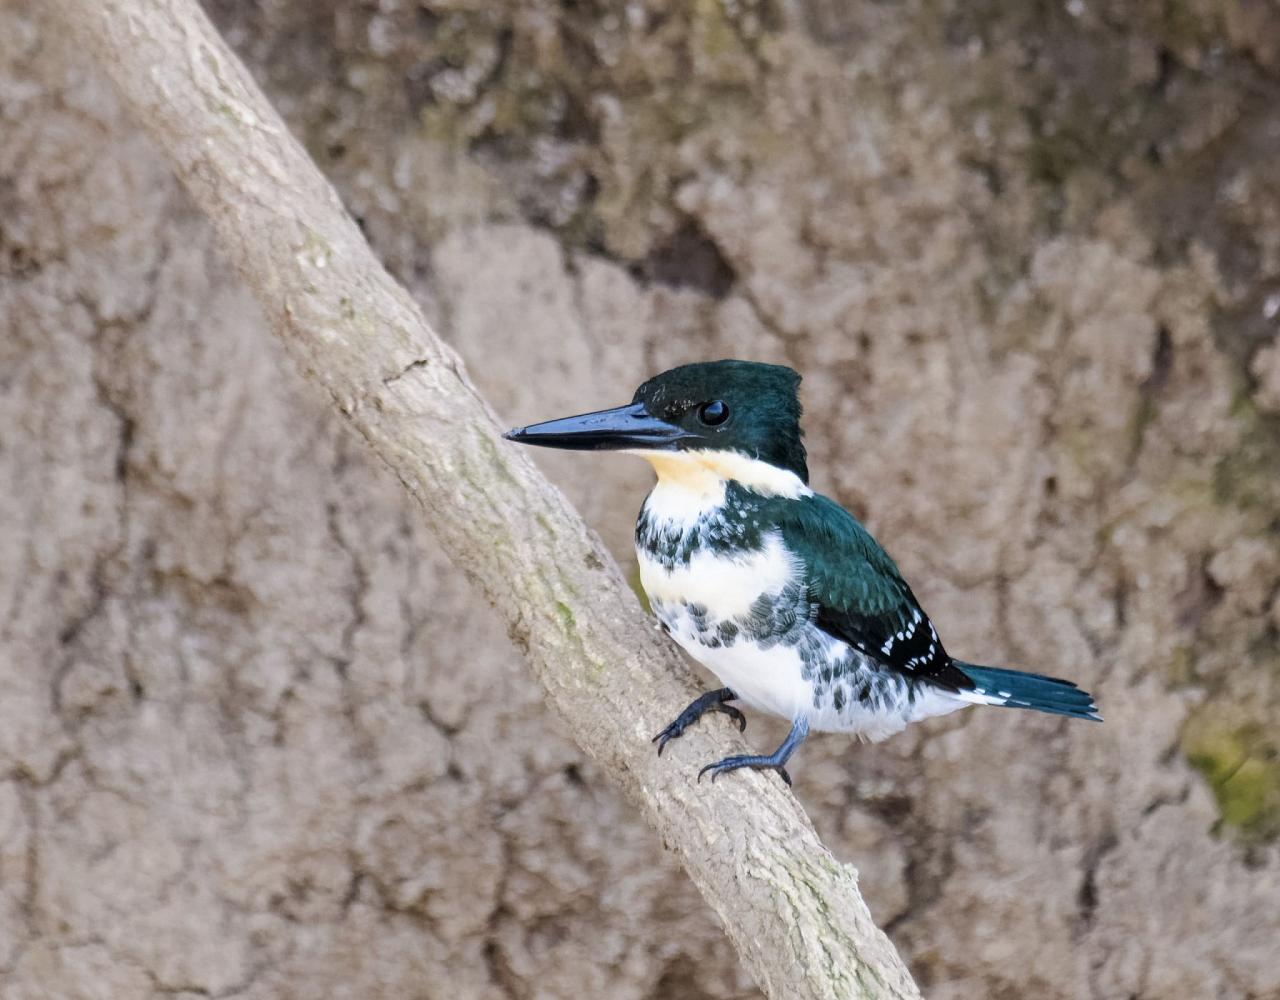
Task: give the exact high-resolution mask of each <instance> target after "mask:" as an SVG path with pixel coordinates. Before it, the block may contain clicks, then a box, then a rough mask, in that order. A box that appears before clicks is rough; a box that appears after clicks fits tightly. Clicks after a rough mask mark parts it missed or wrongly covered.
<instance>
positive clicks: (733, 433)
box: [504, 361, 809, 484]
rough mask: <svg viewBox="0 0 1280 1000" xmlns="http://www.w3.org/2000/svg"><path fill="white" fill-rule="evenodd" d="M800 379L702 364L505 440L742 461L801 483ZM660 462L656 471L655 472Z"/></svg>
mask: <svg viewBox="0 0 1280 1000" xmlns="http://www.w3.org/2000/svg"><path fill="white" fill-rule="evenodd" d="M799 385H800V376H799V375H798V374H797V373H796V372H794V371H792V370H791V369H790V368H786V367H784V366H782V365H765V364H759V363H757V362H753V361H707V362H701V363H699V364H692V365H681V366H680V367H679V368H672V369H671V370H670V371H666V372H663V373H662V374H661V375H655V376H654V377H653V378H651V379H649V381H647V382H645V383H644V384H643V385H642V386H640V388H639V389H637V390H636V392H635V396H634V397H633V399H632V401H631V402H630V403H628V404H627V405H625V406H619V407H615V408H614V409H611V410H599V411H597V412H595V413H583V414H580V415H579V416H574V417H561V418H560V419H558V420H548V421H546V422H545V423H541V424H531V425H530V426H528V427H517V428H515V429H514V430H510V431H508V432H507V433H506V434H505V435H504V436H505V437H506V438H507V439H508V440H510V441H519V442H521V443H523V444H533V445H540V446H542V447H545V448H567V449H572V450H578V451H600V450H611V451H632V452H638V453H640V454H643V455H644V456H645V457H647V458H650V459H651V460H654V459H657V460H659V461H660V460H661V459H662V457H663V456H664V455H672V456H673V457H674V455H683V456H686V457H687V458H689V459H695V458H699V459H702V458H704V459H706V460H708V461H714V460H715V459H717V458H733V459H738V458H745V459H747V460H750V461H752V462H763V463H766V464H767V465H769V466H772V467H773V468H775V469H779V470H783V471H784V472H787V473H791V474H793V475H794V476H796V477H798V478H799V480H800V482H801V483H802V484H803V483H806V482H808V478H809V471H808V468H807V466H806V465H805V454H804V445H803V443H802V442H801V431H800V398H799V395H798V392H797V390H798V388H799ZM659 461H655V462H654V464H655V465H658V464H659Z"/></svg>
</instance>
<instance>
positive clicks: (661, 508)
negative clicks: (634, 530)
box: [627, 448, 813, 522]
mask: <svg viewBox="0 0 1280 1000" xmlns="http://www.w3.org/2000/svg"><path fill="white" fill-rule="evenodd" d="M627 453H628V454H630V455H639V456H640V457H641V458H643V459H645V460H647V461H648V462H649V464H650V465H652V466H653V471H654V472H656V473H657V474H658V485H657V486H655V487H654V489H653V492H652V493H650V494H649V501H648V505H647V507H648V511H649V514H650V516H652V517H656V518H659V519H662V520H671V521H677V522H679V521H686V522H687V521H691V520H696V519H697V518H698V517H699V516H701V514H702V513H704V512H706V511H708V510H713V509H715V508H716V507H719V506H720V505H721V504H723V503H724V495H725V488H726V486H727V485H728V483H729V482H730V481H733V482H737V483H741V484H742V485H743V486H745V487H746V488H747V489H749V490H751V491H753V492H755V493H759V494H760V495H761V496H766V497H786V498H787V499H789V500H795V499H796V498H798V497H806V496H812V495H813V490H811V489H809V487H808V486H806V485H805V484H804V483H803V482H801V480H800V477H799V476H797V475H796V474H795V473H794V472H790V471H788V470H787V469H779V468H778V467H777V466H776V465H770V464H769V463H768V462H762V461H761V460H760V459H758V458H748V457H747V456H746V455H741V454H739V453H738V452H735V451H711V450H706V449H690V450H688V451H651V450H649V449H647V448H635V449H628V451H627Z"/></svg>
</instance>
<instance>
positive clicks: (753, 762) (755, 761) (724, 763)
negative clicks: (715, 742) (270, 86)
mask: <svg viewBox="0 0 1280 1000" xmlns="http://www.w3.org/2000/svg"><path fill="white" fill-rule="evenodd" d="M740 767H750V768H752V769H754V770H757V771H777V772H778V774H779V776H780V777H781V778H782V780H783V781H785V782H786V783H787V784H788V785H790V784H791V775H789V774H788V773H787V768H786V766H785V765H784V764H781V763H780V762H778V761H777V760H775V759H774V758H773V757H760V756H756V755H754V754H738V755H736V756H734V757H726V758H725V759H724V760H718V761H716V762H715V763H714V764H708V765H707V766H706V767H704V768H703V769H702V770H701V771H699V772H698V780H699V781H701V780H702V776H703V775H704V774H706V773H707V772H708V771H710V772H711V780H712V782H713V783H714V782H715V780H716V778H718V777H720V775H722V774H724V773H725V772H726V771H736V770H738V768H740Z"/></svg>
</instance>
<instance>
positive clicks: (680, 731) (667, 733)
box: [653, 688, 747, 757]
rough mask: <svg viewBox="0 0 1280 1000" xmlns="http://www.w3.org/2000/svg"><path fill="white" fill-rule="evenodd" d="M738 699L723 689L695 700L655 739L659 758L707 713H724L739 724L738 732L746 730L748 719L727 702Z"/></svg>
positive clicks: (731, 691)
mask: <svg viewBox="0 0 1280 1000" xmlns="http://www.w3.org/2000/svg"><path fill="white" fill-rule="evenodd" d="M737 697H738V696H737V695H736V694H734V693H733V690H732V689H731V688H721V689H720V690H719V691H708V692H707V693H706V694H703V695H699V696H698V697H697V698H694V699H693V701H692V702H690V703H689V707H688V708H686V709H685V710H684V711H683V712H681V713H680V714H679V715H678V716H676V721H675V722H673V723H671V725H669V726H667V728H666V729H664V730H663V731H662V732H660V733H659V734H658V735H657V736H655V737H654V738H653V742H654V743H656V744H658V756H659V757H661V756H662V748H663V747H665V746H666V745H667V743H668V742H669V741H670V740H674V739H675V738H676V737H677V736H683V735H684V731H685V730H686V729H688V728H689V727H690V726H692V725H693V724H694V723H695V722H697V721H698V720H699V719H701V718H702V717H703V716H704V715H705V714H706V713H707V712H723V713H724V714H725V715H727V716H729V718H731V719H733V720H734V721H735V722H737V723H738V732H742V731H743V730H745V729H746V728H747V717H746V716H745V715H743V714H742V712H741V711H739V710H738V709H737V708H736V707H734V706H733V705H728V704H726V702H730V701H733V700H734V699H735V698H737Z"/></svg>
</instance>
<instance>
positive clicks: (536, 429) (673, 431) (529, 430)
mask: <svg viewBox="0 0 1280 1000" xmlns="http://www.w3.org/2000/svg"><path fill="white" fill-rule="evenodd" d="M502 436H503V437H504V438H506V439H507V440H508V441H519V442H520V443H521V444H536V445H538V446H539V447H542V448H566V449H568V450H570V451H606V450H611V451H617V450H620V449H623V448H653V449H655V450H658V449H668V448H671V447H673V446H674V445H675V444H676V442H678V441H682V440H684V439H685V438H688V437H693V436H694V435H692V434H689V433H688V432H687V431H684V430H682V429H681V428H679V427H676V426H675V425H674V424H669V423H667V422H666V421H665V420H659V419H658V418H657V417H654V416H650V415H649V413H648V412H647V411H646V410H645V408H644V404H643V403H628V404H627V405H626V406H618V407H615V408H614V409H612V410H597V411H596V412H595V413H583V414H579V415H578V416H576V417H561V418H560V419H559V420H548V421H546V422H545V423H541V424H530V425H529V426H528V427H516V428H514V429H513V430H509V431H507V433H505V434H504V435H502Z"/></svg>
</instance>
